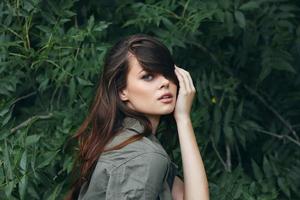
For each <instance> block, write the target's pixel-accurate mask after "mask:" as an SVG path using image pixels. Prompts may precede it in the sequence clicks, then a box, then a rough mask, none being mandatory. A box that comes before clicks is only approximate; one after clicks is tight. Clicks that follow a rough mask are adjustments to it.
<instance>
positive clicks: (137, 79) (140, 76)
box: [120, 55, 177, 116]
mask: <svg viewBox="0 0 300 200" xmlns="http://www.w3.org/2000/svg"><path fill="white" fill-rule="evenodd" d="M167 93H170V94H171V95H172V97H171V98H165V99H163V100H160V99H159V98H160V97H161V96H162V95H164V94H167ZM176 93H177V85H176V84H175V83H173V82H172V81H170V80H168V79H166V78H165V77H164V76H163V75H161V74H153V73H149V72H146V71H144V70H143V68H142V67H141V66H140V64H139V63H138V61H137V59H136V58H135V56H133V55H130V57H129V72H128V75H127V86H126V88H125V89H124V90H122V91H121V92H120V98H121V100H122V101H124V102H125V103H126V104H127V106H129V107H130V108H131V109H133V110H136V111H138V112H141V113H144V114H145V115H148V116H160V115H165V114H170V113H171V112H173V110H174V108H175V103H176Z"/></svg>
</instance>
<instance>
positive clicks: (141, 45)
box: [65, 34, 178, 200]
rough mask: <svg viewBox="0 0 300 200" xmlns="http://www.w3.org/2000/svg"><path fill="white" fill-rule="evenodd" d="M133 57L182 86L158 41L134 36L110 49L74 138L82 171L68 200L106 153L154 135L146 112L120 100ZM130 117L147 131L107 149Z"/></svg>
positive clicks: (144, 65) (73, 195)
mask: <svg viewBox="0 0 300 200" xmlns="http://www.w3.org/2000/svg"><path fill="white" fill-rule="evenodd" d="M129 54H132V55H133V56H135V57H136V59H137V60H138V62H139V64H140V65H141V67H143V68H144V70H146V71H149V72H155V73H159V74H162V75H164V76H165V77H166V78H168V79H169V80H171V81H173V82H174V83H175V84H177V86H178V80H177V77H176V75H175V73H174V61H173V59H172V56H171V54H170V52H169V50H168V49H167V47H166V46H164V45H163V44H162V43H161V42H160V41H158V40H157V39H155V38H153V37H151V36H148V35H143V34H136V35H131V36H128V37H125V38H123V39H121V40H120V41H118V42H117V43H116V44H115V45H114V46H113V47H112V48H111V49H110V51H109V52H108V53H107V55H106V57H105V61H104V67H103V71H102V72H101V75H100V79H99V83H98V87H97V91H96V95H95V98H94V100H93V102H92V104H91V105H90V108H89V114H88V115H87V117H86V118H85V119H84V121H83V123H82V124H81V126H80V127H79V129H78V130H77V132H76V134H75V135H74V136H73V138H75V139H78V141H79V152H78V158H77V162H76V164H75V166H74V171H79V174H78V175H77V180H76V181H74V184H73V186H72V188H71V190H70V192H69V193H68V195H67V197H66V198H65V200H71V199H77V198H78V195H79V192H80V187H81V186H82V184H83V183H84V182H86V181H89V179H90V177H91V175H92V172H93V170H94V168H95V165H96V163H97V160H98V159H99V156H100V155H101V153H102V152H104V151H109V150H114V149H120V148H122V147H124V146H126V145H127V144H129V143H131V142H133V141H136V140H139V139H141V138H142V137H143V136H147V135H149V134H151V132H152V127H151V123H150V121H149V120H148V119H147V118H146V117H145V116H144V115H143V113H139V112H137V111H134V110H132V109H130V108H129V107H127V106H126V104H125V103H124V102H123V101H121V99H120V97H119V92H120V91H121V90H122V89H124V88H126V84H127V74H128V71H129V62H128V55H129ZM126 116H128V117H133V118H136V119H137V120H139V122H140V123H141V124H142V125H143V126H144V128H145V129H144V132H143V133H142V134H137V135H134V136H133V137H132V138H129V139H128V140H126V141H124V142H123V143H121V144H119V145H117V146H115V147H113V148H112V149H105V145H106V144H107V143H108V142H109V141H110V140H111V139H112V138H113V137H114V136H115V135H116V134H117V133H119V132H120V131H121V129H122V122H123V119H124V118H125V117H126ZM169 116H171V115H169Z"/></svg>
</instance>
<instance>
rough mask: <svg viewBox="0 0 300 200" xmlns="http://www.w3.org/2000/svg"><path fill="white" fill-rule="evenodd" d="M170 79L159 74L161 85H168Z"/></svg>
mask: <svg viewBox="0 0 300 200" xmlns="http://www.w3.org/2000/svg"><path fill="white" fill-rule="evenodd" d="M169 84H170V81H169V80H168V79H166V78H165V77H164V76H161V87H167V88H168V87H169Z"/></svg>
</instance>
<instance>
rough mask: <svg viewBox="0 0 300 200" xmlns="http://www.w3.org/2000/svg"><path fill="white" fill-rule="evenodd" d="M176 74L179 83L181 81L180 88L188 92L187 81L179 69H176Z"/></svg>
mask: <svg viewBox="0 0 300 200" xmlns="http://www.w3.org/2000/svg"><path fill="white" fill-rule="evenodd" d="M175 74H176V76H177V79H178V81H179V87H180V88H181V89H182V90H184V91H186V83H185V81H184V78H183V75H182V74H181V73H180V72H179V70H178V69H175Z"/></svg>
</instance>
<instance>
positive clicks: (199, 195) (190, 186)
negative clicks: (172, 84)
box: [172, 67, 209, 200]
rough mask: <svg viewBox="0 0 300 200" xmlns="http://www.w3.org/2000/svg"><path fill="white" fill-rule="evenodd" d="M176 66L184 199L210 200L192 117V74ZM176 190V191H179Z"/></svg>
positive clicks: (176, 117)
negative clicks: (178, 87)
mask: <svg viewBox="0 0 300 200" xmlns="http://www.w3.org/2000/svg"><path fill="white" fill-rule="evenodd" d="M175 68H176V69H175V73H176V75H177V78H178V80H179V85H180V89H179V94H178V97H177V102H176V107H175V111H174V117H175V120H176V123H177V130H178V135H179V143H180V149H181V157H182V163H183V175H184V184H183V185H184V192H183V193H184V195H183V199H184V200H199V199H200V200H208V199H209V191H208V182H207V177H206V173H205V169H204V164H203V161H202V157H201V154H200V151H199V148H198V145H197V142H196V137H195V133H194V130H193V127H192V123H191V118H190V109H191V105H192V101H193V98H194V94H195V92H196V91H195V88H194V85H193V81H192V78H191V76H190V74H189V73H188V72H187V71H185V70H184V69H181V68H178V67H175ZM177 186H180V183H178V182H177ZM176 188H177V187H176V186H175V188H174V189H175V190H178V191H179V190H180V189H176ZM175 190H174V193H177V192H175ZM172 193H173V192H172Z"/></svg>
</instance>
